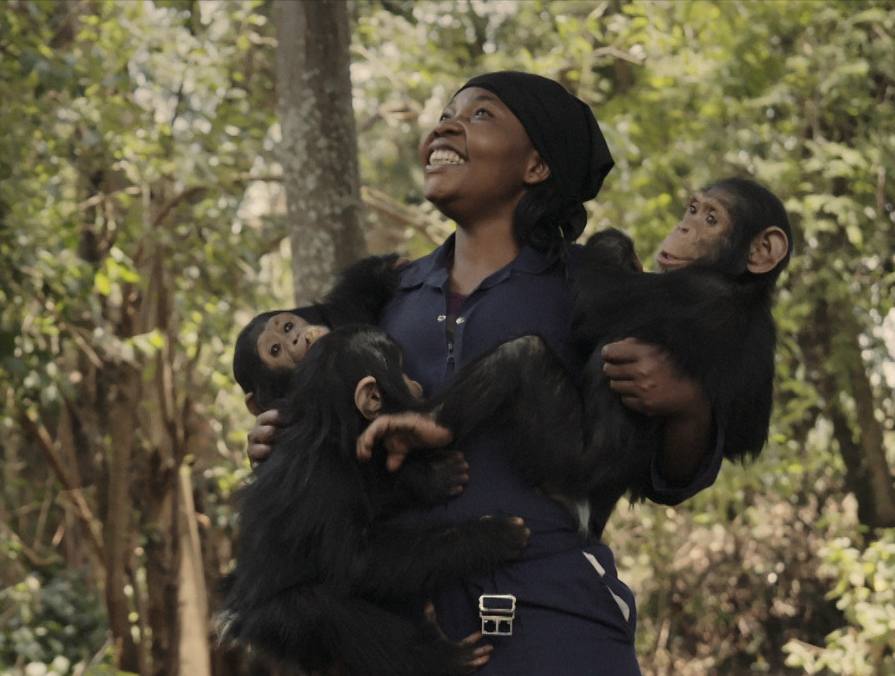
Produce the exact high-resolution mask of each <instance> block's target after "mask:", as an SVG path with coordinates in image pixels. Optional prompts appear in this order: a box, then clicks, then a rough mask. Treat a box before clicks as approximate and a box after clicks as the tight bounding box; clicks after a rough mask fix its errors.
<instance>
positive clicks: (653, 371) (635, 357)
mask: <svg viewBox="0 0 895 676" xmlns="http://www.w3.org/2000/svg"><path fill="white" fill-rule="evenodd" d="M601 355H602V357H603V373H605V374H606V376H607V377H608V378H609V387H610V388H612V390H613V391H614V392H618V394H619V395H620V396H621V398H622V403H623V404H624V405H625V406H627V407H628V408H630V409H632V410H634V411H638V412H639V413H643V414H645V415H649V416H653V415H660V416H666V417H672V416H681V415H682V416H687V415H692V414H698V413H701V412H702V411H704V410H705V409H707V407H708V402H707V401H706V399H705V394H704V393H703V391H702V387H701V386H700V385H699V383H697V382H696V381H694V380H692V379H690V378H688V377H686V376H684V375H683V374H681V372H680V371H679V370H678V369H677V368H676V367H675V365H674V363H673V362H672V360H671V356H670V355H669V354H668V352H667V351H666V350H664V349H663V348H661V347H659V346H658V345H653V344H652V343H644V342H642V341H640V340H637V339H636V338H625V339H624V340H619V341H616V342H614V343H609V344H608V345H606V346H605V347H604V348H603V351H602V352H601Z"/></svg>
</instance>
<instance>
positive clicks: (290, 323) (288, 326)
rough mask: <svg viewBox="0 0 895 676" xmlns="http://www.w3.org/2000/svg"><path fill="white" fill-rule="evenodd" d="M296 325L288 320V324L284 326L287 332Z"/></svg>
mask: <svg viewBox="0 0 895 676" xmlns="http://www.w3.org/2000/svg"><path fill="white" fill-rule="evenodd" d="M294 326H295V324H293V323H292V322H286V326H284V327H283V331H285V332H286V333H289V332H290V331H291V330H292V329H293V327H294Z"/></svg>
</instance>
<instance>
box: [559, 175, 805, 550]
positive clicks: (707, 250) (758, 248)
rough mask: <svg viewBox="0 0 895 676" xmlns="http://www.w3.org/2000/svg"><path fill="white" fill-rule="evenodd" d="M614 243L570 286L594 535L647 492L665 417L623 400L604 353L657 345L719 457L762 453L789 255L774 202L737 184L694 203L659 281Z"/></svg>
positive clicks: (594, 243) (603, 240) (662, 260)
mask: <svg viewBox="0 0 895 676" xmlns="http://www.w3.org/2000/svg"><path fill="white" fill-rule="evenodd" d="M619 237H624V236H623V235H621V233H617V232H616V233H608V234H604V233H598V234H597V235H595V236H594V238H592V239H591V240H590V241H589V242H588V245H587V247H586V248H585V252H584V256H583V260H582V265H581V266H580V270H579V271H577V273H576V279H575V287H576V289H577V291H578V297H577V300H576V339H577V340H578V341H579V342H580V343H581V344H582V345H583V346H586V347H587V348H588V349H590V348H592V347H596V349H595V350H594V352H593V355H592V357H591V359H590V361H589V362H588V365H587V367H586V369H585V376H586V382H585V386H584V402H585V420H587V421H589V422H590V423H591V425H590V430H589V432H588V436H587V438H586V441H585V453H586V455H587V456H588V458H589V459H588V461H587V463H588V464H589V465H590V466H591V467H592V470H593V473H592V490H591V499H590V503H591V509H592V512H593V513H592V519H591V524H592V530H595V531H596V532H598V533H599V532H600V531H601V530H602V526H603V524H605V521H606V519H607V518H608V516H609V513H610V512H611V511H612V507H613V506H614V505H615V503H616V501H617V500H618V498H619V497H620V496H621V494H622V493H623V492H624V491H625V490H626V489H630V490H631V491H632V492H633V494H634V495H635V497H637V496H642V495H643V491H644V490H645V488H646V486H647V485H648V482H649V473H650V464H651V463H652V462H653V459H654V457H655V455H656V453H657V451H658V449H659V447H660V444H661V434H662V420H661V419H660V418H656V417H650V416H648V415H644V414H643V413H639V412H636V411H633V410H631V409H630V408H628V407H625V406H624V405H623V404H622V401H623V399H624V397H625V396H626V395H627V394H628V393H629V391H628V390H627V389H626V383H624V382H620V383H619V382H616V383H615V384H610V378H611V377H612V376H613V375H614V373H613V370H614V368H615V366H614V365H613V364H604V363H603V360H602V358H601V354H600V351H601V348H602V347H603V346H604V345H606V344H607V343H610V342H613V341H616V340H621V339H623V338H637V339H640V340H643V341H645V342H648V343H655V344H658V345H661V346H663V347H664V348H665V349H666V350H667V351H668V352H669V354H670V355H671V358H672V359H673V361H674V363H675V365H676V366H677V367H678V368H680V369H681V371H683V372H684V373H685V374H687V375H689V376H690V377H692V378H694V379H695V380H696V381H698V382H699V383H700V384H701V385H702V388H703V391H704V392H705V395H706V397H707V398H708V400H709V403H710V404H711V410H712V415H713V418H714V424H715V426H716V427H717V428H718V429H719V431H720V432H721V434H722V435H723V439H724V452H725V456H726V457H727V458H730V459H741V458H744V457H748V456H755V455H757V454H758V453H759V452H760V451H761V449H762V447H763V446H764V443H765V441H766V440H767V435H768V426H769V424H770V415H771V404H772V401H773V381H774V349H775V329H774V322H773V319H772V317H771V301H772V295H773V289H774V284H775V282H776V280H777V277H778V276H779V274H780V272H781V271H782V270H783V268H784V267H785V266H786V264H787V262H788V261H789V257H790V253H791V251H792V244H791V242H792V232H791V229H790V225H789V219H788V218H787V215H786V211H785V210H784V208H783V204H782V203H781V202H780V200H779V199H778V198H777V197H776V196H774V195H773V194H772V193H771V192H770V191H768V190H767V189H766V188H764V187H763V186H761V185H759V184H758V183H755V182H754V181H750V180H746V179H737V178H732V179H725V180H722V181H719V182H717V183H714V184H712V185H710V186H708V187H707V188H705V189H703V190H702V191H700V192H698V193H696V194H695V195H693V197H691V199H690V201H689V203H688V205H687V211H686V213H685V214H684V217H683V219H682V220H681V222H680V223H679V224H678V225H677V227H676V228H675V229H674V230H673V231H672V232H671V233H670V234H669V235H668V237H666V239H665V241H664V242H663V243H662V247H661V250H660V252H659V254H658V256H657V258H656V261H657V263H658V264H659V267H660V268H661V269H662V270H664V273H663V274H648V273H642V272H638V271H637V268H638V267H639V263H637V262H636V256H634V255H633V248H630V249H625V248H623V247H620V244H619ZM625 239H627V238H625ZM632 259H633V260H632ZM619 395H621V397H620V396H619ZM647 413H648V412H647Z"/></svg>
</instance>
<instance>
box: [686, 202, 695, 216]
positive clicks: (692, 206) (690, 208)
mask: <svg viewBox="0 0 895 676" xmlns="http://www.w3.org/2000/svg"><path fill="white" fill-rule="evenodd" d="M687 211H689V212H690V213H691V214H695V213H696V203H695V202H690V204H688V205H687Z"/></svg>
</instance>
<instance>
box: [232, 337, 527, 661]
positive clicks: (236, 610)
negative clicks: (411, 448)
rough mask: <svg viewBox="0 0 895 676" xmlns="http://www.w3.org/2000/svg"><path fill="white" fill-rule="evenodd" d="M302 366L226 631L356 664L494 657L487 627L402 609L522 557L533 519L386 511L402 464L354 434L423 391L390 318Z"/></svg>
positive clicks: (290, 652)
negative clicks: (443, 584) (442, 521)
mask: <svg viewBox="0 0 895 676" xmlns="http://www.w3.org/2000/svg"><path fill="white" fill-rule="evenodd" d="M290 378H291V380H290V382H289V384H288V387H287V391H288V396H287V398H286V400H285V401H284V402H281V403H280V404H279V406H278V408H279V410H280V411H281V412H282V413H283V414H285V416H286V418H287V421H286V426H285V427H284V428H283V430H282V432H281V434H280V435H279V436H278V438H277V440H276V442H275V444H274V452H273V453H272V455H271V457H270V459H268V460H267V461H266V462H264V463H263V464H262V465H260V466H259V467H258V468H257V469H256V473H255V477H254V480H253V481H252V482H251V483H249V484H248V485H247V486H246V487H245V488H244V489H243V491H242V495H241V499H240V502H241V505H240V512H239V515H240V524H239V536H238V541H237V557H236V567H235V569H234V571H233V572H232V573H231V574H230V575H229V576H228V578H227V579H226V580H225V582H224V585H223V590H224V592H225V596H226V598H225V609H224V613H223V619H224V622H223V626H224V629H223V632H222V633H223V635H224V638H228V639H233V640H237V641H240V642H244V643H248V644H250V645H252V646H254V647H256V648H259V649H261V650H263V651H265V652H267V653H269V654H272V655H273V656H275V657H278V658H280V659H283V660H286V661H288V662H290V663H295V664H298V665H299V666H301V667H302V668H303V669H306V670H311V671H314V670H327V669H330V668H332V667H336V668H337V669H339V670H340V671H339V673H344V674H347V675H352V674H364V675H377V676H379V675H381V676H386V675H389V676H392V675H402V674H403V675H407V676H416V675H419V674H432V675H438V674H445V675H448V674H460V673H466V672H468V671H470V670H471V668H473V667H474V666H477V665H480V664H482V663H483V662H484V661H486V660H487V656H488V651H489V649H490V646H482V645H476V640H477V639H476V637H475V635H474V636H473V637H470V639H468V640H467V641H464V642H461V643H459V644H458V643H452V642H450V641H448V640H447V639H445V638H444V637H443V636H442V635H441V634H440V632H439V631H438V629H437V627H436V626H435V625H434V624H433V623H431V622H426V621H423V620H422V618H420V619H419V620H418V621H414V620H412V619H409V618H408V617H407V616H402V615H400V614H398V613H396V612H393V611H392V608H406V607H408V606H409V605H410V602H411V599H414V598H417V597H419V595H421V594H423V593H425V592H426V591H427V590H430V589H431V588H432V587H433V586H434V585H436V584H437V583H438V582H440V581H444V580H446V579H449V578H455V577H461V576H467V575H474V574H479V573H485V572H487V571H489V570H493V569H494V568H495V567H496V566H498V565H499V564H501V563H503V562H506V561H509V560H512V559H515V558H517V557H518V556H519V555H520V553H521V551H522V549H523V548H524V546H525V543H526V542H527V539H528V529H527V528H526V527H525V525H524V523H523V522H522V520H521V519H519V518H514V517H502V516H501V517H494V518H489V519H476V520H472V521H470V522H467V523H461V524H450V525H441V526H432V525H428V526H426V527H424V528H423V527H420V528H414V527H410V526H400V525H396V524H394V523H392V524H388V523H386V522H385V521H384V520H383V519H382V518H381V517H382V510H383V497H382V496H383V495H385V496H389V494H390V493H391V491H392V488H393V486H392V481H393V479H394V476H393V475H392V474H391V473H390V472H388V471H387V470H386V468H385V467H384V465H383V463H382V462H375V461H374V462H372V463H359V462H358V461H357V456H356V450H355V449H356V440H357V438H358V436H359V435H360V433H361V432H362V431H363V430H364V428H365V427H366V426H367V424H368V423H369V421H370V420H371V419H373V418H375V417H377V416H378V415H379V414H381V413H389V412H395V411H402V410H421V409H422V407H423V403H422V401H421V400H420V399H419V390H418V388H416V387H414V386H413V383H412V381H410V380H409V378H407V376H405V375H404V373H403V372H402V355H401V351H400V349H399V348H398V346H397V345H395V343H393V342H392V341H391V340H389V339H388V337H387V336H386V335H385V334H384V333H382V332H381V331H379V330H378V329H376V328H374V327H371V326H367V327H365V326H345V327H341V328H338V329H334V330H333V331H331V332H329V333H327V334H326V335H324V336H322V337H321V338H320V339H319V340H317V341H316V342H314V344H313V345H311V347H310V348H309V349H308V350H307V352H306V354H305V355H304V356H303V359H301V361H300V363H299V364H298V365H297V366H295V367H294V368H293V369H292V370H291V376H290ZM445 405H450V404H449V402H447V403H446V404H445ZM457 429H459V428H457ZM457 436H458V439H460V440H462V433H461V434H458V435H457ZM421 453H422V454H425V451H423V452H421ZM429 497H430V499H431V500H433V501H434V500H437V499H439V498H444V497H446V496H445V495H441V496H439V495H432V496H429ZM386 500H388V497H386Z"/></svg>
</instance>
